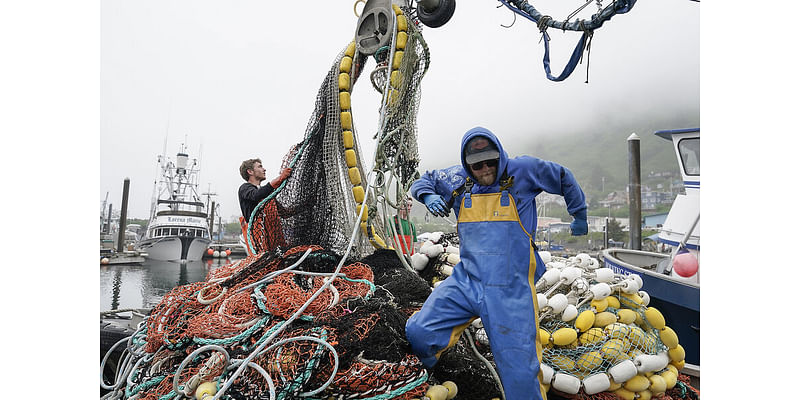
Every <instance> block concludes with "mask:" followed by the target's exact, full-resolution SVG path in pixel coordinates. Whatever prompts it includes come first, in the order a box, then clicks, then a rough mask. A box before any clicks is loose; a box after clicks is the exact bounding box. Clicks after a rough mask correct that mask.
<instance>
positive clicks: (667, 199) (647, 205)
mask: <svg viewBox="0 0 800 400" xmlns="http://www.w3.org/2000/svg"><path fill="white" fill-rule="evenodd" d="M674 200H675V195H674V194H672V193H670V192H655V191H650V190H648V191H643V192H642V210H655V208H656V207H657V206H658V205H659V204H671V203H672V202H673V201H674Z"/></svg>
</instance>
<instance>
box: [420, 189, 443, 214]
mask: <svg viewBox="0 0 800 400" xmlns="http://www.w3.org/2000/svg"><path fill="white" fill-rule="evenodd" d="M422 202H423V203H425V207H428V211H430V212H431V214H433V215H435V216H437V217H446V216H448V215H450V210H449V209H448V208H447V204H445V203H444V198H443V197H442V196H440V195H438V194H433V193H429V194H426V195H424V196H423V197H422Z"/></svg>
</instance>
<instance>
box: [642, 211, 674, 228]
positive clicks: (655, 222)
mask: <svg viewBox="0 0 800 400" xmlns="http://www.w3.org/2000/svg"><path fill="white" fill-rule="evenodd" d="M668 214H669V213H661V214H653V215H645V216H644V218H642V219H643V220H644V222H643V223H642V228H646V229H656V228H660V227H661V225H664V221H666V220H667V215H668Z"/></svg>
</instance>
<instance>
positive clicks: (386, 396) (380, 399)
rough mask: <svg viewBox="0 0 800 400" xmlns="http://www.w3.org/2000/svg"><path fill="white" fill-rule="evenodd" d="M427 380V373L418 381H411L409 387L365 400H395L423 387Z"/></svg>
mask: <svg viewBox="0 0 800 400" xmlns="http://www.w3.org/2000/svg"><path fill="white" fill-rule="evenodd" d="M427 380H428V373H427V372H425V373H424V374H422V376H420V377H419V378H418V379H416V380H414V381H411V383H409V384H407V385H405V386H403V387H400V388H397V389H395V390H393V391H391V392H388V393H384V394H379V395H377V396H375V397H369V398H367V399H363V400H384V399H391V398H395V397H397V396H400V395H401V394H403V393H405V392H408V391H409V390H411V389H415V388H416V387H417V386H419V385H422V384H423V383H425V382H426V381H427Z"/></svg>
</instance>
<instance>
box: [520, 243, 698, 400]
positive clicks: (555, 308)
mask: <svg viewBox="0 0 800 400" xmlns="http://www.w3.org/2000/svg"><path fill="white" fill-rule="evenodd" d="M540 255H542V258H543V261H545V262H546V265H547V271H546V272H545V274H544V275H543V276H542V278H541V279H540V280H539V281H538V282H537V284H536V290H537V296H538V304H539V313H540V321H539V328H540V329H539V339H540V340H541V341H542V346H543V363H542V371H543V374H544V380H545V382H548V383H551V384H552V386H551V387H550V390H551V392H554V393H558V394H559V395H562V396H563V397H566V398H574V399H590V398H591V399H605V398H613V397H609V396H616V395H615V394H613V393H614V390H623V391H624V390H627V391H629V392H641V391H645V390H647V391H648V395H653V396H662V395H664V393H665V392H666V391H667V390H668V389H669V390H672V389H674V388H675V387H678V388H681V387H683V386H685V385H686V384H685V383H681V382H680V381H679V380H678V379H679V378H680V377H681V375H680V374H679V372H678V371H679V370H680V369H681V368H683V365H684V363H685V361H684V355H685V353H684V351H683V347H682V346H680V344H679V341H678V337H677V335H675V332H674V331H673V330H672V329H671V328H669V327H668V326H667V325H666V321H665V320H664V317H663V316H662V315H661V313H660V311H658V310H657V309H655V308H653V307H648V302H649V297H648V295H647V293H646V292H644V291H641V289H642V281H641V278H640V277H639V276H638V275H623V274H617V273H614V271H613V270H611V269H609V268H600V265H599V263H598V262H597V260H595V259H593V258H591V257H589V256H588V255H586V254H579V255H578V256H576V257H570V258H556V257H550V255H549V253H547V252H541V253H540ZM613 383H616V384H619V385H622V388H621V389H612V386H611V385H612V384H613ZM619 385H617V387H619ZM691 393H695V392H694V391H693V390H688V391H687V390H685V388H684V390H683V392H682V395H681V397H675V398H689V397H685V396H688V395H690V394H691ZM674 394H675V393H673V395H674ZM603 396H605V397H603Z"/></svg>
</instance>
